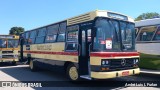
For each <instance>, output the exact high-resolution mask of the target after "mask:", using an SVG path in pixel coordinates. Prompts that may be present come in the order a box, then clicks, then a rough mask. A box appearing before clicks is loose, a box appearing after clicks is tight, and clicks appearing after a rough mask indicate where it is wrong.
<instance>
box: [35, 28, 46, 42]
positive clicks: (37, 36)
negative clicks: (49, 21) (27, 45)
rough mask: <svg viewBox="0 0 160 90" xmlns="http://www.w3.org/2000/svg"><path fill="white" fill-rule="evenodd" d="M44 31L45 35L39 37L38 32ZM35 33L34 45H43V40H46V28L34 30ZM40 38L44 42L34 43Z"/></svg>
mask: <svg viewBox="0 0 160 90" xmlns="http://www.w3.org/2000/svg"><path fill="white" fill-rule="evenodd" d="M43 30H44V31H45V34H44V35H41V36H39V34H41V33H39V32H40V31H41V32H42V31H43ZM35 31H36V33H37V34H36V37H35V41H34V44H44V43H45V39H46V35H47V34H46V33H47V28H46V27H42V28H39V29H36V30H35ZM42 37H44V41H43V42H42V43H36V40H37V38H42Z"/></svg>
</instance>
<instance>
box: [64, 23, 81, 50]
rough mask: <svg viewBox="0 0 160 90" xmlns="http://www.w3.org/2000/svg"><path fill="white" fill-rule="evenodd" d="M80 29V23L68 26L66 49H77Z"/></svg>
mask: <svg viewBox="0 0 160 90" xmlns="http://www.w3.org/2000/svg"><path fill="white" fill-rule="evenodd" d="M78 29H79V26H78V25H76V26H71V27H68V28H67V39H66V51H77V49H78Z"/></svg>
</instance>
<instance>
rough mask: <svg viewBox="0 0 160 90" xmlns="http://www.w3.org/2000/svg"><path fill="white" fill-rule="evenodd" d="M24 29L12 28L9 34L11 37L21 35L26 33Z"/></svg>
mask: <svg viewBox="0 0 160 90" xmlns="http://www.w3.org/2000/svg"><path fill="white" fill-rule="evenodd" d="M24 31H25V30H24V28H22V27H12V28H11V29H10V30H9V34H10V35H20V34H21V33H22V32H24Z"/></svg>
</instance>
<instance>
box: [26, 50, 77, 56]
mask: <svg viewBox="0 0 160 90" xmlns="http://www.w3.org/2000/svg"><path fill="white" fill-rule="evenodd" d="M23 52H24V53H31V54H52V55H73V56H77V55H78V53H77V52H44V51H23Z"/></svg>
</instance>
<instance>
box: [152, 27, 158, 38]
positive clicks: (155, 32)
mask: <svg viewBox="0 0 160 90" xmlns="http://www.w3.org/2000/svg"><path fill="white" fill-rule="evenodd" d="M155 26H156V27H157V29H156V31H155V33H154V35H153V37H152V41H160V40H154V39H155V36H156V33H157V31H158V28H160V25H155Z"/></svg>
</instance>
